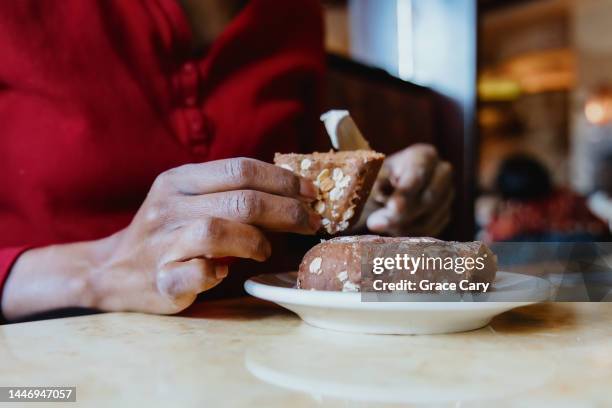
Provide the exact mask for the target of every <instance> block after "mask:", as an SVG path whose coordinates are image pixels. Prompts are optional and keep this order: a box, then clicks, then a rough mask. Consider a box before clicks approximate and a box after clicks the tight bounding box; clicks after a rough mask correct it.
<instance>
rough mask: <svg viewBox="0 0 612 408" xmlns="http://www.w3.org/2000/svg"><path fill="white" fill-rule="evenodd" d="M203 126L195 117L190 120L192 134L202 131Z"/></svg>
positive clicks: (200, 120)
mask: <svg viewBox="0 0 612 408" xmlns="http://www.w3.org/2000/svg"><path fill="white" fill-rule="evenodd" d="M203 126H204V124H203V123H202V119H201V118H198V117H195V118H193V119H192V121H191V130H192V131H193V132H194V133H199V132H200V131H201V130H202V127H203Z"/></svg>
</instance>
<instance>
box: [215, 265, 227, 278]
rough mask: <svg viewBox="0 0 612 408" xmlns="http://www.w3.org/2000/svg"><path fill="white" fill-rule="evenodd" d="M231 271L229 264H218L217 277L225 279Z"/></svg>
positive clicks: (216, 267) (216, 268)
mask: <svg viewBox="0 0 612 408" xmlns="http://www.w3.org/2000/svg"><path fill="white" fill-rule="evenodd" d="M228 273H229V267H228V266H227V265H216V266H215V276H216V278H217V279H223V278H225V277H226V276H227V274H228Z"/></svg>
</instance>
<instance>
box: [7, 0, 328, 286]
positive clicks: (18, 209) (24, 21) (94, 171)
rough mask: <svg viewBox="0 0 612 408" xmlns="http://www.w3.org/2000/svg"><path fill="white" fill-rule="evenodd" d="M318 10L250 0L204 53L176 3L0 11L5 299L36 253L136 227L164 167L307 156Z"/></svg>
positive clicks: (31, 0) (42, 3)
mask: <svg viewBox="0 0 612 408" xmlns="http://www.w3.org/2000/svg"><path fill="white" fill-rule="evenodd" d="M322 42H323V41H322V27H321V15H320V9H319V5H318V1H317V0H291V1H287V0H251V1H250V2H249V3H248V4H247V5H246V6H245V8H244V9H243V10H242V11H241V12H240V14H239V15H238V16H237V17H236V18H235V19H234V20H233V21H232V22H231V23H230V25H229V26H228V27H227V28H226V30H225V31H224V32H223V33H222V34H221V35H220V36H219V38H218V39H217V40H216V41H215V43H214V44H212V46H211V47H210V48H209V49H207V50H206V52H205V53H204V55H202V56H200V57H193V56H192V55H191V53H190V52H189V50H190V43H191V32H190V27H189V25H188V21H187V19H186V16H185V15H184V13H183V10H182V8H181V7H180V5H179V4H178V3H177V1H175V0H140V1H137V0H129V1H124V0H115V1H109V0H100V1H93V0H87V1H83V0H62V1H54V0H20V1H5V2H2V3H0V55H1V56H2V57H1V61H2V62H1V63H0V126H1V128H0V132H1V133H0V135H1V136H0V186H2V191H1V192H0V293H1V290H2V284H3V283H4V281H5V279H6V277H7V275H8V273H9V271H10V268H11V265H12V264H13V263H14V261H15V259H16V258H17V256H19V254H20V252H22V251H23V249H24V248H27V247H32V246H43V245H49V244H53V243H62V242H73V241H83V240H91V239H96V238H101V237H104V236H107V235H109V234H112V233H114V232H116V231H118V230H119V229H121V228H123V227H125V226H126V225H128V223H129V222H130V220H131V218H132V216H133V215H134V213H135V212H136V210H137V209H138V207H139V205H140V204H141V203H142V201H143V199H144V197H145V195H146V193H147V191H148V189H149V187H150V185H151V182H152V181H153V180H154V178H155V177H156V176H157V175H158V174H159V173H161V172H162V171H164V170H166V169H169V168H172V167H175V166H179V165H181V164H184V163H190V162H203V161H208V160H214V159H221V158H226V157H236V156H250V157H257V158H260V159H262V160H271V158H272V154H273V152H274V151H292V150H296V149H299V147H300V146H298V140H299V139H300V138H301V136H300V135H308V134H312V133H310V132H311V131H312V130H313V126H315V124H316V115H317V113H318V112H317V100H316V98H317V97H318V90H319V89H320V87H319V85H320V82H321V78H322V73H323V60H324V53H323V49H322Z"/></svg>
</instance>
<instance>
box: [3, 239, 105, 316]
mask: <svg viewBox="0 0 612 408" xmlns="http://www.w3.org/2000/svg"><path fill="white" fill-rule="evenodd" d="M111 241H112V240H111V239H110V238H108V239H103V240H98V241H88V242H79V243H73V244H62V245H52V246H47V247H42V248H35V249H31V250H28V251H26V252H24V253H23V254H22V255H21V256H20V257H19V258H18V259H17V260H16V262H15V264H14V265H13V267H12V268H11V271H10V274H9V277H8V279H7V281H6V283H5V287H4V291H3V296H2V313H3V314H4V316H5V317H6V318H7V319H8V320H15V319H21V318H24V317H27V316H29V315H33V314H36V313H41V312H46V311H50V310H54V309H62V308H68V307H83V308H96V307H97V303H98V299H97V297H96V291H95V288H94V287H93V282H92V279H91V271H92V270H94V269H96V268H97V267H98V265H99V264H100V263H101V262H102V260H103V259H104V257H105V256H107V255H108V250H109V248H110V244H111Z"/></svg>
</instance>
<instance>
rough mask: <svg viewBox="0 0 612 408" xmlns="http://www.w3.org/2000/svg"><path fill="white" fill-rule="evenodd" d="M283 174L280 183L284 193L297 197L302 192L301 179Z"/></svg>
mask: <svg viewBox="0 0 612 408" xmlns="http://www.w3.org/2000/svg"><path fill="white" fill-rule="evenodd" d="M284 173H286V172H283V174H282V176H281V178H280V180H279V182H280V184H281V188H282V189H283V191H286V192H288V193H289V194H291V195H297V194H299V192H300V179H299V178H298V177H297V176H296V175H294V174H284Z"/></svg>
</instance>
